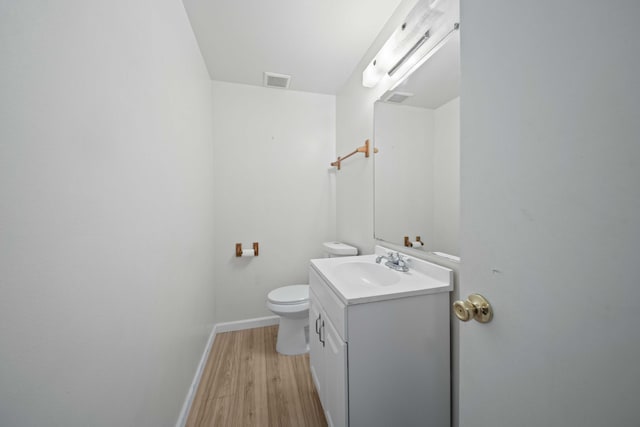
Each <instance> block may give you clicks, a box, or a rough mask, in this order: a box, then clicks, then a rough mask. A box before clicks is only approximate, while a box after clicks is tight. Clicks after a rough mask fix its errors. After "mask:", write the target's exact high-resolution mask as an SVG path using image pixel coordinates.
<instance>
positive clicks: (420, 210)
mask: <svg viewBox="0 0 640 427" xmlns="http://www.w3.org/2000/svg"><path fill="white" fill-rule="evenodd" d="M459 58H460V38H459V31H457V30H456V31H454V32H453V33H452V34H451V35H450V37H449V38H448V39H447V40H446V41H445V42H443V43H442V45H441V46H439V48H438V50H437V51H436V52H435V53H432V54H431V56H430V58H429V59H428V60H427V61H426V62H424V64H422V65H421V66H420V67H419V68H418V69H417V70H415V71H414V72H413V73H411V74H410V75H408V76H407V77H406V78H405V79H404V81H403V82H401V83H400V84H399V85H398V86H396V87H395V88H394V89H393V90H391V91H388V92H387V93H385V94H384V95H383V96H382V97H381V98H380V100H378V101H377V102H376V104H375V105H374V146H375V147H376V148H378V149H379V152H378V153H377V154H376V155H375V156H374V158H375V160H374V162H375V163H374V197H375V202H374V221H375V227H374V230H375V238H376V239H378V240H383V241H386V242H391V243H394V244H398V245H403V244H404V242H405V236H408V237H409V240H410V241H411V242H415V241H416V240H417V239H416V237H417V236H419V237H420V240H421V241H422V243H423V245H419V244H418V245H417V246H414V248H415V249H418V250H421V251H426V252H433V253H436V254H437V255H439V254H441V253H442V254H449V255H455V256H457V255H459V222H460V102H459V85H460V59H459Z"/></svg>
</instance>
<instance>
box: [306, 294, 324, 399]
mask: <svg viewBox="0 0 640 427" xmlns="http://www.w3.org/2000/svg"><path fill="white" fill-rule="evenodd" d="M309 293H310V295H309V368H310V371H311V378H312V379H313V382H314V384H315V385H316V390H317V392H318V397H319V398H320V401H321V402H322V404H323V405H325V379H324V377H325V356H324V348H323V346H322V343H321V342H320V328H321V321H322V316H321V309H320V305H319V304H318V297H317V296H316V295H315V294H314V293H313V291H312V290H311V289H309Z"/></svg>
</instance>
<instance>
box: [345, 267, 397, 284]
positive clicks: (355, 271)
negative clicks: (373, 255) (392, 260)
mask: <svg viewBox="0 0 640 427" xmlns="http://www.w3.org/2000/svg"><path fill="white" fill-rule="evenodd" d="M333 272H334V274H335V276H336V278H338V279H340V280H344V281H345V282H347V283H351V284H360V285H368V286H390V285H393V284H395V283H398V282H399V281H400V275H399V274H398V273H396V272H395V271H392V270H390V269H389V268H388V267H385V266H383V265H380V264H374V263H370V262H347V263H344V264H340V265H337V266H336V267H335V269H334V271H333Z"/></svg>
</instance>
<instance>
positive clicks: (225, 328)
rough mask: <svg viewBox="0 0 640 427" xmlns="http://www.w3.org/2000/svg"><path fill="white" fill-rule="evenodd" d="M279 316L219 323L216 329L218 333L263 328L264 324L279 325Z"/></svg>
mask: <svg viewBox="0 0 640 427" xmlns="http://www.w3.org/2000/svg"><path fill="white" fill-rule="evenodd" d="M279 322H280V317H279V316H267V317H257V318H255V319H246V320H238V321H236V322H224V323H217V324H216V326H214V329H215V331H216V333H217V334H219V333H221V332H230V331H242V330H244V329H253V328H262V327H264V326H271V325H277V324H278V323H279Z"/></svg>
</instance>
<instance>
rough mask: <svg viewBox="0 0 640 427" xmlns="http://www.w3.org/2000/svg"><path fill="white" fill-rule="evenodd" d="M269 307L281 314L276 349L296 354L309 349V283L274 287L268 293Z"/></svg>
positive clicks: (284, 352) (288, 353) (282, 352)
mask: <svg viewBox="0 0 640 427" xmlns="http://www.w3.org/2000/svg"><path fill="white" fill-rule="evenodd" d="M267 308H268V309H269V310H271V311H272V312H273V313H274V314H277V315H278V316H280V326H279V327H278V340H277V342H276V351H277V352H278V353H280V354H286V355H295V354H303V353H306V352H308V351H309V285H291V286H283V287H281V288H278V289H274V290H273V291H271V292H269V294H268V295H267Z"/></svg>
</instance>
